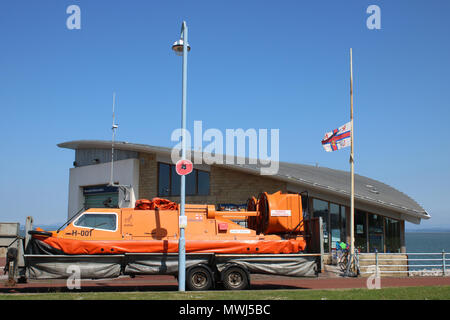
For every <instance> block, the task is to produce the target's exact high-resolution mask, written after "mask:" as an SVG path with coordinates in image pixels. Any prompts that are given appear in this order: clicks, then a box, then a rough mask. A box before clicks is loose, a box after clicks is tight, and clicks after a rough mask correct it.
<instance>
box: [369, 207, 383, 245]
mask: <svg viewBox="0 0 450 320" xmlns="http://www.w3.org/2000/svg"><path fill="white" fill-rule="evenodd" d="M368 220H369V250H370V252H375V250H377V251H378V252H384V236H383V234H384V230H383V227H384V221H383V217H382V216H380V215H377V214H369V215H368Z"/></svg>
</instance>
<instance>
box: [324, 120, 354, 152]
mask: <svg viewBox="0 0 450 320" xmlns="http://www.w3.org/2000/svg"><path fill="white" fill-rule="evenodd" d="M351 131H352V122H347V123H346V124H344V125H343V126H340V127H339V128H338V129H334V130H333V131H330V132H327V133H326V134H325V137H324V138H323V140H322V146H323V148H324V149H325V151H327V152H331V151H336V150H339V149H342V148H345V147H350V145H351Z"/></svg>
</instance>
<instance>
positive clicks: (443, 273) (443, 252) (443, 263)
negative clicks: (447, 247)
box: [442, 249, 445, 277]
mask: <svg viewBox="0 0 450 320" xmlns="http://www.w3.org/2000/svg"><path fill="white" fill-rule="evenodd" d="M442 276H443V277H445V251H444V249H442Z"/></svg>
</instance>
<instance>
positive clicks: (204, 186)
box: [158, 162, 209, 197]
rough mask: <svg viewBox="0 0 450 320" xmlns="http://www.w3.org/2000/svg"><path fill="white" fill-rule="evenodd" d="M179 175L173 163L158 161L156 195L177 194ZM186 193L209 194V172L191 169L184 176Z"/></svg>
mask: <svg viewBox="0 0 450 320" xmlns="http://www.w3.org/2000/svg"><path fill="white" fill-rule="evenodd" d="M180 188H181V176H180V175H178V173H177V172H176V167H175V165H173V164H167V163H162V162H159V163H158V196H160V197H161V196H166V197H171V196H179V195H180ZM185 188H186V195H188V196H195V195H202V196H203V195H209V172H207V171H201V170H198V169H194V170H192V172H191V173H190V174H188V175H187V176H186V185H185Z"/></svg>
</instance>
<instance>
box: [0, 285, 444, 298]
mask: <svg viewBox="0 0 450 320" xmlns="http://www.w3.org/2000/svg"><path fill="white" fill-rule="evenodd" d="M405 299H406V300H450V286H429V287H397V288H383V289H380V290H368V289H333V290H311V289H297V290H244V291H233V292H231V291H206V292H176V291H173V292H167V291H166V292H148V291H147V292H55V293H7V294H0V300H405Z"/></svg>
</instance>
